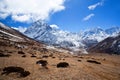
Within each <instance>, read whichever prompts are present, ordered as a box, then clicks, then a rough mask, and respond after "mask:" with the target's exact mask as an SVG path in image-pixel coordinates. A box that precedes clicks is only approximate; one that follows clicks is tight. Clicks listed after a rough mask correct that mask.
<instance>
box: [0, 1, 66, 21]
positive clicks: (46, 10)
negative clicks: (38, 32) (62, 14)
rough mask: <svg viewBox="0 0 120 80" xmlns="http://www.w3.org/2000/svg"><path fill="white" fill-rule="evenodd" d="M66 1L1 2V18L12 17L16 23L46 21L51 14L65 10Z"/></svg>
mask: <svg viewBox="0 0 120 80" xmlns="http://www.w3.org/2000/svg"><path fill="white" fill-rule="evenodd" d="M64 2H65V0H0V18H3V19H4V18H6V17H8V16H11V18H12V19H13V20H15V21H19V22H30V21H36V20H38V19H41V20H46V19H48V18H49V15H50V14H54V13H55V12H58V11H61V10H64V9H65V6H64Z"/></svg>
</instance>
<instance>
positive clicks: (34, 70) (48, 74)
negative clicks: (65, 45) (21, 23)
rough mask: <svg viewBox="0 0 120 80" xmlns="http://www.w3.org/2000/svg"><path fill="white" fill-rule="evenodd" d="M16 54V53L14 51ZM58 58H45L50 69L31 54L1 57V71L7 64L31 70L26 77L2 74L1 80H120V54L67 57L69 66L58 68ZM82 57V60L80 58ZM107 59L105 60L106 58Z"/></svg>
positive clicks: (66, 60) (57, 56)
mask: <svg viewBox="0 0 120 80" xmlns="http://www.w3.org/2000/svg"><path fill="white" fill-rule="evenodd" d="M14 54H15V53H14ZM54 56H55V57H56V58H52V57H48V58H43V59H44V60H47V61H48V65H47V67H48V69H45V68H43V67H42V66H40V65H39V64H36V61H38V60H40V59H37V58H31V57H30V55H27V57H25V58H22V57H21V55H19V54H17V55H12V56H10V57H0V73H2V69H3V68H4V67H7V66H16V67H23V68H24V69H25V70H27V71H30V73H31V74H30V75H29V76H27V77H25V78H18V77H17V76H16V75H15V74H9V75H7V76H6V75H0V80H119V79H120V56H117V55H94V54H93V55H82V58H81V56H79V57H67V58H65V60H64V62H67V63H69V67H68V68H57V67H56V66H57V64H58V63H59V62H63V60H60V59H59V55H58V54H57V53H56V55H54ZM63 57H64V56H63ZM79 59H81V60H82V61H81V62H78V60H79ZM88 59H93V60H95V61H98V62H101V65H97V64H91V63H88V62H86V61H87V60H88ZM104 59H105V60H104Z"/></svg>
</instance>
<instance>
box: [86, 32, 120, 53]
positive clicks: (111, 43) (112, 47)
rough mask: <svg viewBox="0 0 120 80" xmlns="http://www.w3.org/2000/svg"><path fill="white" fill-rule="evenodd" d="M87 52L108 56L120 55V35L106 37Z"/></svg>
mask: <svg viewBox="0 0 120 80" xmlns="http://www.w3.org/2000/svg"><path fill="white" fill-rule="evenodd" d="M88 51H89V52H100V53H101V52H102V53H103V52H104V53H110V54H120V33H119V34H118V36H114V37H108V38H106V39H105V40H103V41H101V42H99V43H98V44H97V45H95V46H93V47H91V48H89V50H88Z"/></svg>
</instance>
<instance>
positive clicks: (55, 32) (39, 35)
mask: <svg viewBox="0 0 120 80" xmlns="http://www.w3.org/2000/svg"><path fill="white" fill-rule="evenodd" d="M25 34H26V35H27V36H29V37H31V38H34V39H36V40H38V41H42V42H44V43H46V44H48V45H54V46H60V47H77V48H79V47H81V48H82V47H84V44H82V43H81V37H80V36H79V35H78V34H76V33H70V32H67V31H62V30H59V29H55V28H52V27H50V26H49V25H47V24H46V23H44V22H43V21H37V22H35V23H34V24H33V25H32V26H30V27H29V28H28V29H27V30H26V31H25Z"/></svg>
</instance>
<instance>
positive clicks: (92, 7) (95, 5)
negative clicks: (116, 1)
mask: <svg viewBox="0 0 120 80" xmlns="http://www.w3.org/2000/svg"><path fill="white" fill-rule="evenodd" d="M102 5H103V1H101V2H98V3H96V4H93V5H90V6H88V9H89V10H94V9H95V8H96V7H98V6H102Z"/></svg>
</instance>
